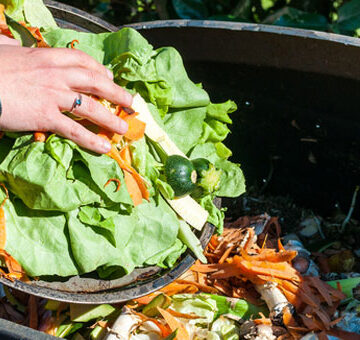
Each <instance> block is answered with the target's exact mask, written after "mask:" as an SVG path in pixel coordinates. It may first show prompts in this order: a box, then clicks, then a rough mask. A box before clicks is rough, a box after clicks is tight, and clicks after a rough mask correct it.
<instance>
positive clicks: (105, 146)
mask: <svg viewBox="0 0 360 340" xmlns="http://www.w3.org/2000/svg"><path fill="white" fill-rule="evenodd" d="M100 149H101V151H102V152H103V153H107V152H109V151H110V150H111V144H110V143H109V142H108V141H107V140H104V139H102V141H100Z"/></svg>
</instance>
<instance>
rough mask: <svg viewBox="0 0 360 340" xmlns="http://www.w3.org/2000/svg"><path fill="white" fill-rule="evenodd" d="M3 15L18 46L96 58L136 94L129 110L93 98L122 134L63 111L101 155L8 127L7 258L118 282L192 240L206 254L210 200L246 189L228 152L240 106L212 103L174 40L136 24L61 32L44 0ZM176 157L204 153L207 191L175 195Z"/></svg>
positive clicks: (216, 218) (4, 163)
mask: <svg viewBox="0 0 360 340" xmlns="http://www.w3.org/2000/svg"><path fill="white" fill-rule="evenodd" d="M0 23H1V24H0V29H1V32H2V33H6V34H8V35H10V36H11V37H12V38H15V39H17V40H19V41H20V42H21V44H22V45H23V46H27V47H30V48H39V47H49V48H66V47H70V48H77V49H79V50H81V51H83V52H85V53H87V54H89V55H91V56H92V57H93V58H95V59H96V60H97V62H99V63H100V64H103V65H104V66H105V67H107V69H109V70H110V71H111V72H112V73H113V75H114V78H113V79H114V82H116V83H117V84H119V85H120V86H122V87H124V88H125V89H126V90H127V91H129V92H130V93H131V94H133V105H132V107H131V108H123V107H121V106H119V105H116V104H114V103H111V102H109V101H107V100H105V99H103V98H97V97H96V96H92V98H93V99H94V100H97V101H99V102H100V103H101V104H102V105H103V106H104V107H106V108H107V109H108V110H109V111H110V112H111V113H112V114H114V115H117V116H119V117H120V118H121V119H123V120H125V121H126V122H127V123H128V126H129V129H128V131H127V132H126V133H125V134H124V135H119V134H116V133H112V132H110V131H107V130H105V129H103V128H101V127H99V126H97V125H96V124H94V123H93V122H91V121H89V120H86V119H82V118H81V117H77V116H76V114H75V112H73V113H71V112H63V113H64V114H65V115H67V116H68V117H70V118H71V119H74V120H76V121H77V122H78V123H79V124H82V125H83V126H84V127H85V128H87V129H89V130H90V131H92V132H94V133H96V134H98V135H99V136H101V137H102V138H104V139H106V140H108V141H109V142H110V143H111V150H110V151H109V152H108V153H107V154H106V155H95V154H93V153H92V152H89V151H87V150H84V149H82V148H81V147H79V146H78V145H76V144H75V143H73V142H72V141H71V140H68V139H65V138H62V137H61V136H58V135H56V134H48V133H47V132H46V131H44V132H42V131H36V132H35V133H10V132H5V133H4V134H3V137H2V143H3V144H4V145H6V146H8V147H6V148H4V152H3V153H2V155H1V159H0V174H1V176H0V177H1V178H0V183H3V184H4V185H6V187H7V189H8V190H9V199H8V200H7V202H6V204H5V205H4V206H3V216H4V219H5V217H6V234H4V235H5V236H6V237H4V249H3V251H4V254H5V252H6V254H7V255H6V256H5V255H3V257H4V258H6V259H7V263H10V262H9V261H10V260H9V256H11V259H13V260H14V261H15V260H16V263H18V264H19V266H21V268H24V269H25V271H26V275H27V277H29V278H30V279H35V278H36V277H46V278H48V279H49V280H54V279H55V280H56V279H57V278H58V277H61V278H64V279H65V280H66V279H69V278H70V277H72V276H77V275H85V274H88V273H91V275H94V276H95V277H97V278H101V279H113V278H118V277H120V276H124V275H127V274H130V273H131V272H132V271H133V270H134V269H135V268H138V267H146V266H152V265H157V266H159V267H160V268H164V269H165V268H172V267H174V266H175V264H176V263H177V261H178V260H179V259H181V256H182V254H183V253H184V252H185V251H186V249H187V248H189V249H190V250H191V251H192V252H194V254H195V256H196V257H198V258H199V259H201V260H202V261H206V258H205V257H204V255H203V253H202V250H203V249H202V247H201V244H200V242H199V239H198V238H197V236H196V234H195V232H194V230H195V229H197V230H202V228H203V227H204V226H205V224H206V223H207V222H210V223H212V224H213V225H214V226H215V227H216V228H217V231H218V232H221V230H222V227H223V221H224V213H223V211H222V210H221V209H219V208H218V207H217V206H216V205H215V204H214V199H215V197H235V196H238V195H240V194H241V193H243V192H244V191H245V180H244V176H243V173H242V171H241V169H240V166H239V165H238V164H235V163H232V162H230V161H229V160H228V157H229V155H230V154H231V152H230V150H229V149H227V148H226V146H225V145H224V144H223V141H224V139H225V138H226V136H227V134H228V133H229V129H228V124H231V123H232V121H231V119H230V118H229V114H231V113H232V112H234V111H235V110H236V104H235V103H233V102H232V101H230V100H229V101H227V102H224V103H219V104H214V103H211V101H210V98H209V95H208V93H207V92H206V91H205V90H204V89H202V88H200V87H199V86H197V85H196V84H195V83H194V82H192V81H191V80H190V79H189V77H188V75H187V72H186V70H185V67H184V65H183V61H182V58H181V56H180V54H179V53H178V52H177V51H176V50H175V49H174V48H171V47H166V48H162V49H159V48H156V49H154V48H153V46H151V45H150V44H149V43H148V41H147V40H146V39H145V38H144V37H142V36H141V34H140V33H138V32H137V31H135V30H133V29H131V28H124V29H121V30H119V31H118V32H109V33H104V34H92V33H85V32H77V31H74V30H71V29H61V28H59V27H58V26H57V24H56V22H55V20H54V18H53V17H52V15H51V13H50V12H49V10H48V9H47V8H46V6H45V5H44V4H43V3H42V2H41V1H38V2H37V3H36V4H34V3H33V2H31V4H30V0H25V1H21V2H13V1H8V2H6V3H5V5H2V6H1V7H0ZM155 64H156V65H157V66H156V67H154V65H155ZM180 131H186V134H187V136H186V137H187V138H183V136H181V135H179V132H180ZM216 150H219V152H217V151H216ZM173 155H181V156H182V157H183V158H184V159H186V161H187V162H189V163H191V160H192V159H203V160H205V162H206V161H207V164H206V166H205V168H204V171H200V172H199V173H200V175H201V176H202V177H203V179H204V180H203V181H201V182H200V183H199V186H198V187H199V188H200V187H201V190H198V191H197V192H195V191H194V192H188V193H187V194H186V195H184V196H183V197H181V198H179V197H176V195H175V192H174V189H173V187H172V186H171V184H170V183H169V181H168V179H167V177H166V174H165V164H166V160H167V159H168V158H170V157H171V156H173ZM210 155H211V156H210ZM210 158H211V159H210ZM194 174H195V172H194ZM111 183H113V184H111ZM115 184H116V188H115V187H114V185H115ZM2 199H4V193H0V200H2ZM50 211H51V212H52V213H51V214H50V213H49V212H50ZM158 235H162V237H161V238H159V237H158ZM54 239H56V242H54ZM29 241H31V242H29ZM145 245H146V246H145ZM148 245H151V246H148ZM64 249H66V250H67V251H64ZM4 262H6V261H4ZM3 264H4V265H5V264H6V263H3ZM11 264H13V265H14V263H13V262H11ZM40 264H41V265H40Z"/></svg>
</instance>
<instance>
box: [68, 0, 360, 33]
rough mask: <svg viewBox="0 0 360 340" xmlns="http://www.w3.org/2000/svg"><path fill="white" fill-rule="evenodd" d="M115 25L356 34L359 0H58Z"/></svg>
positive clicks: (359, 26)
mask: <svg viewBox="0 0 360 340" xmlns="http://www.w3.org/2000/svg"><path fill="white" fill-rule="evenodd" d="M61 1H62V2H64V3H67V4H69V5H72V6H75V7H78V8H81V9H83V10H85V11H87V12H90V13H93V14H95V15H97V16H99V17H101V18H103V19H105V20H107V21H109V22H111V23H112V24H114V25H123V24H127V23H131V22H140V21H149V20H158V19H199V20H226V21H240V22H252V23H264V24H274V25H279V26H290V27H297V28H304V29H315V30H320V31H328V32H334V33H340V34H347V35H356V36H357V35H358V33H357V31H358V29H359V28H360V0H336V1H331V0H61Z"/></svg>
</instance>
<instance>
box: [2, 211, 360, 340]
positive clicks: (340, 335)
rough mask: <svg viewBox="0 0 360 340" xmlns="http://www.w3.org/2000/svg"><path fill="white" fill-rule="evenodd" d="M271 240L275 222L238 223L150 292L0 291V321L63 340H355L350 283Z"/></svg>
mask: <svg viewBox="0 0 360 340" xmlns="http://www.w3.org/2000/svg"><path fill="white" fill-rule="evenodd" d="M299 222H301V221H299ZM300 224H301V223H300ZM280 237H281V226H280V223H279V218H278V217H271V216H269V215H267V214H265V213H264V214H261V215H256V216H240V217H238V218H237V219H235V220H234V219H231V220H228V221H227V222H226V223H225V228H224V233H223V234H222V235H221V236H219V235H214V236H213V237H212V239H211V242H210V243H209V245H208V247H207V249H206V251H205V256H206V258H207V260H208V264H201V263H200V262H198V263H196V264H195V265H194V266H193V267H192V268H191V269H190V270H189V271H188V272H186V273H185V274H183V275H182V276H181V277H180V278H179V279H177V280H175V281H174V282H173V283H171V284H170V285H168V286H166V287H164V288H162V289H161V290H160V291H157V292H154V293H151V294H149V295H147V296H143V297H140V298H138V299H135V300H132V301H128V302H127V303H126V304H118V305H110V304H103V305H78V304H66V303H62V302H57V301H51V300H45V299H39V298H35V297H31V299H30V297H29V296H28V295H26V294H24V293H21V292H18V291H16V290H14V289H9V288H6V287H4V290H5V291H4V294H3V295H4V297H3V298H2V300H0V312H1V314H0V316H1V317H4V318H7V319H10V320H12V321H15V322H18V323H21V324H24V325H28V326H30V327H33V328H35V329H39V330H42V331H44V332H47V333H49V334H52V335H56V336H59V337H63V338H68V339H97V340H99V339H108V340H111V339H114V340H115V339H118V338H120V339H123V338H124V339H131V340H136V339H139V340H140V339H156V340H158V339H159V340H160V339H179V340H180V339H181V340H186V339H196V340H201V339H210V340H212V339H216V340H222V339H231V340H238V339H257V340H265V339H269V340H270V339H271V340H272V339H273V340H275V339H283V340H284V339H308V338H309V337H310V338H311V339H329V340H330V339H331V340H335V339H344V340H347V339H358V338H359V336H360V334H359V331H360V330H359V327H358V324H359V306H360V303H359V300H358V299H359V296H360V295H359V287H360V275H358V276H356V274H355V273H353V274H352V275H351V276H349V277H348V278H347V279H332V280H330V281H327V282H326V281H324V280H323V279H324V278H327V279H329V277H326V276H327V275H328V273H325V272H324V271H323V270H322V269H321V266H320V267H318V264H319V262H318V256H317V254H316V252H313V253H310V252H309V251H307V250H306V249H305V248H303V247H302V243H301V242H300V241H299V240H298V239H296V238H295V237H294V236H290V237H289V236H288V235H286V236H285V237H284V238H281V239H283V240H284V245H282V242H281V240H280ZM324 257H325V259H327V260H328V259H329V258H330V257H331V256H329V255H327V256H325V255H324ZM314 260H315V261H316V262H314ZM300 264H301V265H300ZM333 275H335V273H333ZM341 275H344V274H341ZM341 275H340V276H341ZM338 276H339V274H338ZM340 276H339V277H340ZM356 327H357V328H356Z"/></svg>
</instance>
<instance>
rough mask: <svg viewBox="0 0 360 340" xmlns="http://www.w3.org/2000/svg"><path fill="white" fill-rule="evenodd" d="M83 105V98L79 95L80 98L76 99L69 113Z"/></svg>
mask: <svg viewBox="0 0 360 340" xmlns="http://www.w3.org/2000/svg"><path fill="white" fill-rule="evenodd" d="M81 103H82V96H81V94H80V93H79V95H78V97H77V98H75V99H74V102H73V104H72V106H71V109H70V111H69V112H70V113H72V112H73V111H74V110H75V109H76V108H77V107H78V106H80V105H81Z"/></svg>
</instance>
